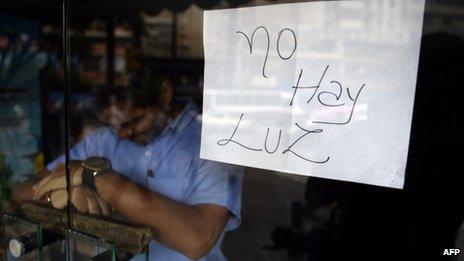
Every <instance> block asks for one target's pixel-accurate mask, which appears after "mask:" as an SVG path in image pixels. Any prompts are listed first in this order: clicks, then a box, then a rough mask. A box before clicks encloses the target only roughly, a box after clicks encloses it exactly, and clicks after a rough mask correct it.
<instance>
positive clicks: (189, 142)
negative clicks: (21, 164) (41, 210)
mask: <svg viewBox="0 0 464 261" xmlns="http://www.w3.org/2000/svg"><path fill="white" fill-rule="evenodd" d="M125 92H126V94H125V95H122V96H120V98H119V99H117V101H116V102H114V101H113V104H112V105H111V106H107V107H106V109H105V110H103V112H102V113H101V116H102V118H104V119H106V120H107V121H111V124H112V127H111V128H110V127H105V128H100V129H97V130H96V131H94V132H93V133H91V134H90V135H89V136H87V137H86V138H85V139H84V140H83V141H82V142H80V143H79V144H77V145H76V146H74V148H73V149H72V150H71V151H70V158H71V159H72V160H74V161H73V162H71V166H72V199H71V201H72V203H73V205H75V206H76V208H77V209H78V210H81V211H87V212H91V213H92V212H93V213H104V214H108V212H110V209H111V208H114V209H115V210H116V211H117V212H119V213H120V214H122V215H123V216H124V217H126V218H127V219H129V220H130V221H132V222H136V223H140V224H144V225H148V226H149V227H151V228H152V231H153V239H154V240H152V241H151V243H150V246H149V250H150V260H170V261H171V260H189V259H200V260H224V259H225V258H224V256H223V254H222V252H221V249H220V245H221V242H222V239H223V236H224V232H225V231H227V230H231V229H234V228H237V227H238V226H239V224H240V208H241V187H242V179H243V170H242V169H241V168H240V167H237V166H233V165H228V164H223V163H218V162H213V161H208V160H203V159H200V158H199V151H200V136H201V135H200V134H201V123H200V121H199V118H198V117H197V116H198V109H197V107H196V105H195V104H194V103H193V102H189V103H188V104H187V105H185V106H182V105H179V104H176V103H174V102H172V96H173V92H172V89H171V88H170V87H169V86H168V87H166V86H163V87H162V88H160V90H159V91H158V93H156V95H154V96H151V97H158V99H155V101H149V102H140V101H141V100H146V99H147V98H148V100H150V98H151V97H149V96H150V95H146V94H144V97H142V96H140V95H139V96H138V95H137V94H134V92H132V93H131V92H130V91H128V90H126V91H125ZM123 93H124V92H123ZM94 156H99V157H100V158H102V159H107V160H109V161H111V166H112V168H111V169H109V170H106V171H104V172H102V173H101V174H100V173H98V175H96V176H95V177H94V180H92V182H90V183H92V186H83V185H82V183H84V185H87V184H86V182H89V181H86V180H89V178H88V177H86V175H87V174H85V173H86V171H85V168H86V167H85V160H86V159H89V158H90V157H94ZM82 161H84V167H83V164H82ZM59 162H63V158H62V157H61V158H58V159H57V160H55V161H53V162H52V163H50V164H49V165H48V166H47V169H48V170H50V171H51V174H49V175H47V176H45V177H44V178H43V179H42V180H41V181H40V182H39V183H37V184H35V185H34V186H33V188H32V189H33V190H32V193H33V195H34V198H35V199H43V198H44V197H46V196H47V195H51V197H52V198H53V197H54V195H57V194H59V193H58V192H59V191H63V189H64V188H65V187H66V182H65V180H66V178H65V172H64V167H63V165H59V164H58V163H59ZM83 168H84V170H83ZM83 172H84V174H83ZM95 174H96V172H95ZM26 194H27V193H26ZM26 194H23V195H22V196H18V195H16V198H17V199H21V197H22V198H24V197H27V196H25V195H26ZM61 195H63V194H62V193H61ZM55 197H56V196H55ZM61 201H62V202H65V200H61ZM108 205H110V206H111V207H109V206H108ZM62 206H63V207H64V205H62Z"/></svg>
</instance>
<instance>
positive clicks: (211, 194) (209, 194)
mask: <svg viewBox="0 0 464 261" xmlns="http://www.w3.org/2000/svg"><path fill="white" fill-rule="evenodd" d="M197 162H198V165H197V167H196V170H195V174H194V175H193V178H192V180H191V182H190V188H189V193H188V195H187V202H186V203H187V204H189V205H197V204H215V205H220V206H223V207H225V208H227V209H228V210H229V211H230V213H232V217H231V218H230V219H229V221H228V223H227V225H226V227H225V230H232V229H235V228H237V227H238V226H239V225H240V210H241V202H242V182H243V168H242V167H240V166H236V165H231V164H226V163H220V162H215V161H210V160H204V159H199V158H198V159H197Z"/></svg>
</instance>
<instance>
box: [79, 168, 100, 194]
mask: <svg viewBox="0 0 464 261" xmlns="http://www.w3.org/2000/svg"><path fill="white" fill-rule="evenodd" d="M95 176H96V174H95V171H93V170H91V169H88V168H86V167H84V169H83V170H82V185H83V186H85V187H87V188H88V189H91V190H93V191H97V187H96V186H95Z"/></svg>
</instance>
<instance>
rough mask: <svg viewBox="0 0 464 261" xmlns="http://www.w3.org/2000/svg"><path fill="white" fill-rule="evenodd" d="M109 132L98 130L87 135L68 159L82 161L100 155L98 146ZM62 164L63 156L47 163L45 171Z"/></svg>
mask: <svg viewBox="0 0 464 261" xmlns="http://www.w3.org/2000/svg"><path fill="white" fill-rule="evenodd" d="M109 131H110V130H109V129H108V128H99V129H96V130H95V131H93V132H92V133H90V134H89V135H87V137H85V138H84V139H83V140H82V141H81V142H79V143H78V144H76V145H75V146H74V147H73V148H72V149H71V150H70V151H69V158H70V159H71V160H84V159H86V158H88V157H91V156H96V155H102V146H101V145H100V144H102V142H103V141H104V139H105V137H106V135H108V134H109ZM63 162H64V155H61V156H59V157H58V158H56V159H54V160H53V161H52V162H50V163H48V164H47V169H48V170H52V169H54V168H55V167H56V165H58V164H59V163H63Z"/></svg>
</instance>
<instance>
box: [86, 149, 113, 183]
mask: <svg viewBox="0 0 464 261" xmlns="http://www.w3.org/2000/svg"><path fill="white" fill-rule="evenodd" d="M110 170H111V161H110V160H109V159H107V158H105V157H99V156H94V157H90V158H87V159H86V160H84V161H83V162H82V185H84V186H86V187H88V188H90V189H92V190H94V191H97V188H96V187H95V178H96V177H97V176H99V175H101V174H103V173H105V172H107V171H110Z"/></svg>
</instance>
